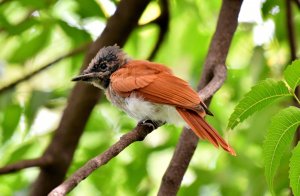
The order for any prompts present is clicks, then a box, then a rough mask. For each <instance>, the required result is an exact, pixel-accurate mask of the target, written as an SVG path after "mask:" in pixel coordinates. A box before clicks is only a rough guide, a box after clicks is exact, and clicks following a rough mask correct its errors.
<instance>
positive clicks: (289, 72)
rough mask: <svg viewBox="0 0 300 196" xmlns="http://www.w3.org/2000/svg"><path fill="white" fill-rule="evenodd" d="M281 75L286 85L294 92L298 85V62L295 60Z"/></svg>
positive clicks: (299, 77) (299, 67)
mask: <svg viewBox="0 0 300 196" xmlns="http://www.w3.org/2000/svg"><path fill="white" fill-rule="evenodd" d="M283 74H284V79H285V81H286V82H287V84H288V85H289V86H290V87H291V89H292V90H293V91H295V89H296V87H297V86H298V85H300V60H296V61H294V62H293V63H292V64H291V65H289V66H288V67H287V68H286V69H285V71H284V73H283Z"/></svg>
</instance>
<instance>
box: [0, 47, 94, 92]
mask: <svg viewBox="0 0 300 196" xmlns="http://www.w3.org/2000/svg"><path fill="white" fill-rule="evenodd" d="M89 45H90V43H89V44H85V45H83V46H81V47H78V48H75V49H74V50H72V51H70V52H68V53H67V54H65V55H63V56H61V57H59V58H57V59H55V60H54V61H52V62H50V63H48V64H46V65H44V66H42V67H40V68H39V69H37V70H35V71H33V72H31V73H29V74H27V75H25V76H23V77H22V78H20V79H17V80H16V81H14V82H12V83H10V84H8V85H6V86H4V87H2V88H1V89H0V95H1V94H2V93H4V92H6V91H8V90H9V89H12V88H14V87H15V86H17V85H18V84H20V83H21V82H24V81H26V80H29V79H30V78H32V77H33V76H35V75H37V74H39V73H41V72H42V71H44V70H46V69H47V68H49V67H51V66H52V65H54V64H56V63H58V62H60V61H61V60H63V59H66V58H69V57H71V56H74V55H77V54H79V53H81V52H83V51H85V50H86V49H87V48H88V47H89Z"/></svg>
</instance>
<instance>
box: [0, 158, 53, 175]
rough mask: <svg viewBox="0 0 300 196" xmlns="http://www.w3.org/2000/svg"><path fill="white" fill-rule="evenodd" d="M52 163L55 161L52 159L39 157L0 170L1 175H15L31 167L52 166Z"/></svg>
mask: <svg viewBox="0 0 300 196" xmlns="http://www.w3.org/2000/svg"><path fill="white" fill-rule="evenodd" d="M52 161H53V159H52V158H50V157H39V158H36V159H28V160H22V161H20V162H17V163H12V164H10V165H6V166H5V167H2V168H0V174H8V173H13V172H16V171H20V170H22V169H26V168H29V167H46V166H48V165H50V164H51V163H52Z"/></svg>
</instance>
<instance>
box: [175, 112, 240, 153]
mask: <svg viewBox="0 0 300 196" xmlns="http://www.w3.org/2000/svg"><path fill="white" fill-rule="evenodd" d="M176 110H177V112H178V113H179V114H180V116H181V117H182V118H183V119H184V120H185V122H187V124H188V125H189V126H190V128H191V129H192V130H193V131H194V133H195V134H196V135H197V136H198V137H200V138H202V139H207V140H208V141H210V142H211V143H212V144H213V145H214V146H216V147H219V146H221V147H222V148H223V149H224V150H226V151H227V152H229V153H230V154H231V155H234V156H236V153H235V152H234V150H233V149H232V148H231V147H230V146H229V144H228V143H227V142H226V141H225V140H224V139H223V138H222V137H221V136H220V135H219V134H218V132H217V131H216V130H215V129H214V128H213V127H212V126H210V125H209V124H208V123H207V122H206V121H205V120H204V119H203V117H201V116H200V115H199V114H198V113H196V112H194V111H192V110H187V109H182V108H176Z"/></svg>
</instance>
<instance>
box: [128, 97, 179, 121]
mask: <svg viewBox="0 0 300 196" xmlns="http://www.w3.org/2000/svg"><path fill="white" fill-rule="evenodd" d="M123 110H124V111H125V112H126V113H127V114H128V115H129V116H131V117H132V118H135V119H137V120H138V121H140V120H146V119H151V120H153V121H163V122H167V123H171V124H183V123H184V121H183V119H182V118H181V117H180V115H179V114H178V112H177V111H176V109H175V107H173V106H169V105H162V104H154V103H151V102H148V101H145V100H144V99H143V98H141V97H137V96H136V95H135V94H134V93H132V94H131V96H129V97H128V98H125V104H124V108H123Z"/></svg>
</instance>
